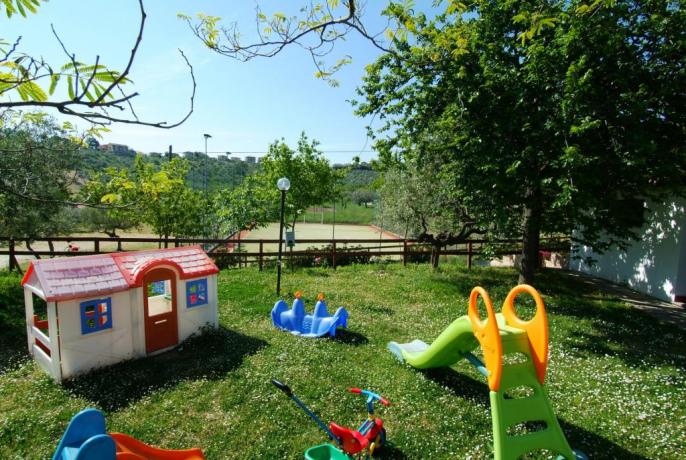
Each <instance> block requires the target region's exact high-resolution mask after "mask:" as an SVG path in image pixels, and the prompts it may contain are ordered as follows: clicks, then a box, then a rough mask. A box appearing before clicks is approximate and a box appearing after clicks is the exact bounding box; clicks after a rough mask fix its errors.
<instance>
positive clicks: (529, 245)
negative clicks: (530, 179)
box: [519, 186, 542, 284]
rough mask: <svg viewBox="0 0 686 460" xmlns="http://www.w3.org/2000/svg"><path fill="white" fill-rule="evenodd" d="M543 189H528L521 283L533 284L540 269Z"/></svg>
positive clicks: (520, 269) (520, 272)
mask: <svg viewBox="0 0 686 460" xmlns="http://www.w3.org/2000/svg"><path fill="white" fill-rule="evenodd" d="M541 213H542V206H541V190H540V188H538V186H536V188H534V189H531V188H530V189H528V190H527V191H526V205H525V208H524V216H523V218H524V233H523V235H522V240H523V247H522V261H521V264H520V267H519V283H520V284H522V283H526V284H532V283H533V282H534V274H535V272H536V270H537V269H538V265H539V264H538V249H539V245H540V240H541Z"/></svg>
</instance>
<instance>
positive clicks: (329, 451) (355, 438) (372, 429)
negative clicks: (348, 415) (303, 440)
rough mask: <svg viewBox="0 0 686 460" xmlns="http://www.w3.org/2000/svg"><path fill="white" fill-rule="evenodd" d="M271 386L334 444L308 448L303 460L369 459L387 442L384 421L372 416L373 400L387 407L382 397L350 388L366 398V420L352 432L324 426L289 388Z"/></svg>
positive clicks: (274, 381) (281, 384)
mask: <svg viewBox="0 0 686 460" xmlns="http://www.w3.org/2000/svg"><path fill="white" fill-rule="evenodd" d="M272 384H273V385H274V386H275V387H276V388H278V389H279V390H281V391H283V392H284V393H285V394H286V396H288V397H289V398H291V399H292V400H293V402H295V403H296V404H297V405H298V407H300V408H301V409H302V410H303V411H305V413H306V414H307V415H308V416H309V417H310V418H311V419H312V420H314V421H315V423H317V425H319V427H320V428H321V429H322V430H324V432H326V434H327V435H328V436H329V438H331V440H332V441H333V442H335V443H336V445H333V444H319V445H317V446H314V447H310V448H309V449H307V450H306V451H305V459H306V460H350V456H351V455H356V456H357V455H362V454H363V453H364V455H365V457H366V458H370V457H371V456H372V455H373V454H374V452H375V451H377V450H378V449H380V448H381V447H383V445H384V444H385V443H386V429H385V428H384V426H383V422H382V421H381V419H380V418H376V417H374V402H375V401H376V402H380V403H381V404H383V405H384V406H388V405H390V403H389V402H388V401H387V400H386V399H384V398H383V397H382V396H381V395H379V394H376V393H374V392H372V391H369V390H361V389H359V388H349V391H350V392H351V393H356V394H359V395H362V396H366V397H367V419H366V420H365V421H364V422H362V425H360V427H359V428H358V429H357V430H352V429H350V428H346V427H344V426H340V425H337V424H335V423H334V422H330V423H329V426H326V424H325V423H324V422H322V420H321V419H320V418H319V417H317V415H315V413H314V412H312V411H311V410H310V409H309V408H308V407H307V406H306V405H305V404H304V403H303V402H302V401H300V399H298V397H297V396H295V395H294V394H293V391H292V390H291V389H290V387H289V386H288V385H285V384H283V383H281V382H279V381H278V380H273V379H272Z"/></svg>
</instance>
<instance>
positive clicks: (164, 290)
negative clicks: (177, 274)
mask: <svg viewBox="0 0 686 460" xmlns="http://www.w3.org/2000/svg"><path fill="white" fill-rule="evenodd" d="M146 289H147V295H148V316H157V315H161V314H163V313H169V312H170V311H172V282H171V280H160V281H152V282H150V283H148V284H147V288H146Z"/></svg>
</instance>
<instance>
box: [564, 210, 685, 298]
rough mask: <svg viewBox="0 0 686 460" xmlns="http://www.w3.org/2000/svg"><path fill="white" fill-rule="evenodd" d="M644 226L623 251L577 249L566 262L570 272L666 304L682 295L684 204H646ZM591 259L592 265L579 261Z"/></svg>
mask: <svg viewBox="0 0 686 460" xmlns="http://www.w3.org/2000/svg"><path fill="white" fill-rule="evenodd" d="M648 207H649V209H650V210H651V211H652V212H651V215H650V216H649V220H648V223H647V224H646V225H645V227H644V228H643V229H642V230H641V231H640V232H639V234H641V235H643V237H642V239H640V240H639V241H636V242H635V243H633V244H632V245H631V246H630V247H629V248H628V249H627V251H620V250H619V249H612V250H609V251H607V252H606V253H605V254H597V253H595V252H594V251H593V250H591V248H589V247H587V246H581V247H579V248H578V252H577V253H576V255H577V256H580V257H581V259H574V258H572V259H571V260H570V262H569V268H570V269H571V270H576V271H580V272H582V273H587V274H590V275H594V276H598V277H600V278H604V279H607V280H610V281H613V282H616V283H620V284H626V285H628V286H629V287H631V288H632V289H635V290H637V291H640V292H644V293H646V294H648V295H651V296H653V297H657V298H659V299H662V300H666V301H670V302H671V301H674V300H675V297H677V296H684V295H686V201H684V200H676V201H672V202H668V203H663V204H655V205H654V204H649V205H648ZM587 257H591V258H593V259H595V260H596V262H595V264H587V263H586V262H585V261H584V260H583V259H585V258H587Z"/></svg>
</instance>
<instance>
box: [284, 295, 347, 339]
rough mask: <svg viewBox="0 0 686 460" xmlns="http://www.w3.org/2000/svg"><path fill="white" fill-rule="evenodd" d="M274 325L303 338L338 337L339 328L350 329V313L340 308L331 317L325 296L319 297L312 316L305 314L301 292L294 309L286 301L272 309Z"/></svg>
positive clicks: (295, 301) (297, 296)
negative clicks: (337, 329)
mask: <svg viewBox="0 0 686 460" xmlns="http://www.w3.org/2000/svg"><path fill="white" fill-rule="evenodd" d="M272 323H273V324H274V326H276V327H277V328H279V329H283V330H286V331H289V332H290V333H291V334H295V335H300V336H302V337H321V336H323V335H326V334H329V335H330V336H332V337H333V336H335V335H336V328H338V326H341V327H348V312H347V311H346V309H345V308H343V307H338V309H337V310H336V313H334V314H333V315H329V313H328V312H327V310H326V302H325V301H324V294H322V293H320V294H319V295H318V296H317V304H316V305H315V306H314V312H313V313H312V314H311V315H306V314H305V302H304V301H303V300H302V293H301V292H300V291H298V292H296V293H295V300H294V301H293V308H288V304H287V303H286V301H284V300H279V301H277V302H276V304H274V308H273V309H272Z"/></svg>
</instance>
